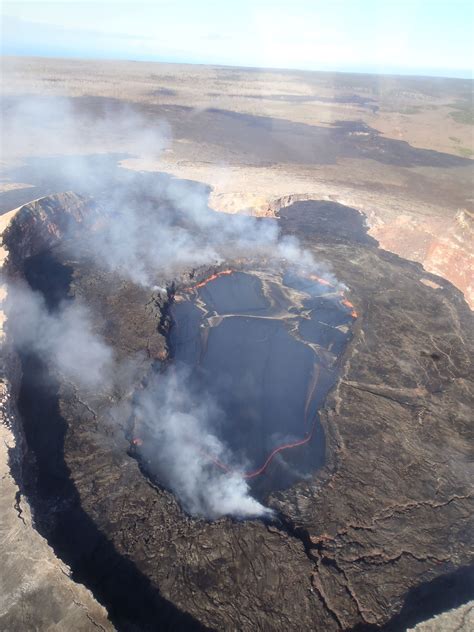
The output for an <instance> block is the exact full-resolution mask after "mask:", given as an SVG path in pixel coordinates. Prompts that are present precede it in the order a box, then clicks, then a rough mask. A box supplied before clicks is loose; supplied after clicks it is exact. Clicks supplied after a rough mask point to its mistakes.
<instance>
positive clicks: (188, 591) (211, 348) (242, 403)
mask: <svg viewBox="0 0 474 632" xmlns="http://www.w3.org/2000/svg"><path fill="white" fill-rule="evenodd" d="M145 177H146V176H144V175H142V174H139V173H137V174H136V175H134V176H133V177H132V176H130V181H129V182H127V186H128V187H129V188H128V191H129V192H128V197H127V200H126V203H125V202H123V200H122V204H121V206H120V208H118V207H117V208H116V207H114V206H113V204H114V202H113V201H110V200H107V199H106V198H105V197H104V196H103V195H102V196H100V195H98V196H96V198H95V199H92V198H89V197H84V196H82V195H78V194H76V193H73V192H68V193H60V194H54V195H51V196H48V197H44V198H42V199H40V200H38V201H36V202H32V203H29V204H27V205H26V206H24V207H23V208H21V209H20V210H19V211H18V212H17V214H16V215H15V217H14V218H13V220H12V221H11V223H10V226H9V227H8V229H7V230H6V231H5V233H4V246H5V248H6V250H7V253H8V259H7V264H6V275H7V278H8V284H9V292H8V298H7V303H6V308H5V309H6V313H7V326H6V333H7V346H6V349H7V353H6V354H5V370H6V374H7V377H8V379H9V381H10V383H11V384H12V391H13V392H14V396H15V397H16V405H15V406H14V407H13V409H12V415H11V427H12V429H13V432H14V434H15V436H16V438H17V443H16V445H17V447H16V449H15V450H14V451H12V454H11V459H12V462H14V463H15V467H14V468H13V470H12V471H13V472H14V475H15V478H16V482H17V484H18V486H19V489H20V498H25V499H26V500H27V502H28V503H29V505H30V506H31V510H32V513H33V517H34V524H35V527H36V529H37V531H38V532H39V533H40V534H41V535H42V536H43V537H44V538H45V539H46V540H47V542H48V544H49V545H50V547H51V548H52V550H53V551H54V554H55V555H56V556H57V557H58V558H59V559H60V560H62V562H64V563H65V564H66V565H67V566H68V567H69V568H70V569H71V576H72V579H73V581H74V582H75V583H76V584H77V585H82V586H83V587H84V588H85V589H87V591H90V594H91V595H92V596H93V597H94V598H95V600H97V602H98V603H99V604H100V607H103V608H104V609H105V612H106V616H105V615H104V626H105V627H107V626H108V627H107V629H117V630H149V631H154V630H160V631H161V630H248V631H254V630H288V631H295V632H296V631H301V630H321V631H323V630H324V631H328V632H331V631H337V630H354V631H356V630H357V631H362V630H406V629H407V628H409V627H411V626H413V625H415V624H416V623H418V622H419V621H421V620H422V619H425V618H427V617H430V616H433V615H435V614H437V613H439V612H442V611H445V610H447V609H450V608H454V607H457V606H459V605H460V604H463V603H465V602H466V601H468V600H469V599H470V598H472V596H473V566H472V562H473V560H472V550H473V549H472V545H473V536H472V533H473V531H472V529H469V528H468V527H467V525H468V523H469V517H470V516H471V512H472V505H471V504H470V503H471V498H470V495H471V493H472V486H471V485H472V470H471V466H470V465H469V459H468V456H469V450H470V441H469V435H470V430H471V424H472V410H471V408H470V402H472V393H473V388H472V373H470V360H471V358H472V357H473V356H474V345H473V331H474V330H473V327H472V315H471V312H470V310H469V308H468V306H467V305H466V303H465V302H464V300H463V296H462V294H461V292H460V291H459V290H457V289H456V288H455V287H454V286H453V285H451V284H450V283H449V282H448V281H446V280H444V279H442V278H440V277H437V276H434V275H431V274H429V273H427V272H426V271H425V270H424V269H423V268H422V266H421V265H420V264H418V263H413V262H409V261H408V260H405V259H403V258H401V257H399V256H397V255H395V254H391V253H389V252H387V251H385V250H382V249H381V248H380V247H379V244H378V242H377V241H375V240H374V239H373V238H372V237H370V236H369V235H368V234H367V232H366V227H365V223H364V217H363V216H362V215H361V214H360V213H359V212H357V211H356V210H354V209H352V208H349V207H346V206H342V205H340V204H336V203H333V202H327V201H312V200H306V201H302V202H295V203H293V204H290V205H289V206H286V207H284V208H281V209H280V210H279V212H278V213H277V215H278V216H277V217H276V218H261V219H257V218H250V217H247V218H244V217H242V216H240V217H236V216H231V215H225V214H220V213H216V212H214V211H212V210H210V209H209V208H208V207H207V206H206V205H205V209H204V210H203V213H204V215H203V217H205V221H201V224H200V226H199V227H198V228H196V226H195V224H193V222H194V218H193V216H191V215H190V214H189V213H187V211H186V208H185V207H186V204H187V202H184V203H183V202H182V199H184V196H182V197H181V198H179V200H181V202H180V203H179V204H178V203H177V202H176V200H177V199H178V196H177V195H173V196H171V195H168V194H167V193H166V192H168V193H169V191H171V190H173V191H175V190H176V188H177V187H178V188H179V187H180V186H185V187H186V191H187V196H188V197H187V198H186V200H188V199H194V198H193V195H194V196H197V195H199V196H204V199H205V200H206V204H207V195H208V193H209V192H208V191H207V190H206V189H205V188H204V187H203V186H202V185H200V184H199V183H194V182H189V181H188V182H186V183H182V182H180V181H176V180H173V182H171V181H170V180H169V179H167V177H166V176H160V177H161V178H162V179H161V180H160V187H158V188H157V189H155V190H154V192H153V196H154V195H155V191H156V190H160V191H164V192H165V193H163V197H159V196H155V197H153V196H152V194H151V193H150V188H149V187H148V188H147V187H145V186H142V185H143V183H142V182H139V181H140V179H141V178H145ZM139 185H140V186H139ZM144 190H146V191H147V194H146V197H145V196H144V194H143V193H141V194H139V193H137V192H138V191H141V192H143V191H144ZM140 195H141V197H140ZM111 206H112V207H113V208H112V209H111ZM134 213H135V214H134ZM137 217H138V220H137ZM132 219H133V222H132ZM122 225H123V226H125V229H124V232H118V231H119V227H120V226H122ZM199 231H201V232H199ZM124 234H127V235H128V237H129V242H130V243H132V242H133V243H137V244H139V245H140V248H139V252H140V257H139V258H138V259H133V258H132V256H133V253H132V252H131V251H128V250H127V249H126V247H125V243H126V242H125V239H124ZM196 235H197V237H196ZM211 238H212V239H211ZM129 242H127V243H129ZM145 243H146V245H147V248H146V249H145V248H144V247H143V248H142V244H145ZM198 243H199V244H200V245H199V247H197V245H196V244H198ZM150 244H151V247H149V246H150ZM28 598H29V599H34V598H35V597H34V596H33V597H31V596H29V597H28ZM36 598H37V599H38V600H39V599H40V597H39V596H38V597H36ZM58 607H59V606H58ZM12 616H13V614H12ZM0 621H1V626H0V627H1V629H3V630H13V629H15V628H14V627H12V625H10V624H11V621H10V622H9V620H8V615H7V619H5V617H3V619H2V618H1V614H0ZM31 629H33V628H31ZM71 629H79V628H74V627H71ZM81 629H82V628H81ZM90 629H93V628H90Z"/></svg>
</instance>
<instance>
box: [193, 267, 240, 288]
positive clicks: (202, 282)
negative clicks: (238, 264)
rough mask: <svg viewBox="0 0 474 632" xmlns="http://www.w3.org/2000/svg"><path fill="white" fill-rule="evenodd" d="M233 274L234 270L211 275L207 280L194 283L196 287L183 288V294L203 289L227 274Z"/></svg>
mask: <svg viewBox="0 0 474 632" xmlns="http://www.w3.org/2000/svg"><path fill="white" fill-rule="evenodd" d="M233 272H234V270H221V271H220V272H216V273H215V274H211V276H209V277H207V279H204V281H200V282H199V283H196V285H192V286H191V287H188V288H185V289H184V290H183V291H184V292H193V291H194V290H199V288H201V287H205V286H206V285H207V284H208V283H210V282H211V281H215V280H216V279H218V278H219V277H221V276H226V275H228V274H232V273H233Z"/></svg>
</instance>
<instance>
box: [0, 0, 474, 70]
mask: <svg viewBox="0 0 474 632" xmlns="http://www.w3.org/2000/svg"><path fill="white" fill-rule="evenodd" d="M473 10H474V9H473V6H472V3H471V2H469V0H451V1H450V2H447V1H446V0H386V1H384V2H379V1H378V0H331V2H327V1H326V0H296V1H295V2H292V3H291V4H288V2H284V1H283V0H260V1H259V2H254V1H253V0H243V1H242V2H239V3H234V2H218V1H216V0H203V2H194V1H193V0H184V1H182V2H172V1H169V0H150V1H149V2H142V1H141V2H129V1H123V0H122V1H120V2H115V1H114V0H110V1H109V2H107V1H105V2H77V1H75V0H71V1H67V2H66V1H64V2H39V1H37V2H22V1H17V2H11V1H8V0H6V1H5V2H4V3H3V7H2V11H3V14H4V17H3V21H2V22H3V24H2V50H3V53H4V54H6V55H39V56H48V57H50V56H52V57H82V58H92V59H94V58H96V59H132V60H133V59H134V60H144V61H145V60H154V61H170V62H189V63H198V64H228V65H233V66H254V67H266V68H300V69H305V70H339V71H355V72H380V73H401V74H429V75H435V76H437V75H440V76H448V77H469V76H471V75H470V73H471V66H472V60H473V55H474V50H473V44H472V30H471V27H472V16H473Z"/></svg>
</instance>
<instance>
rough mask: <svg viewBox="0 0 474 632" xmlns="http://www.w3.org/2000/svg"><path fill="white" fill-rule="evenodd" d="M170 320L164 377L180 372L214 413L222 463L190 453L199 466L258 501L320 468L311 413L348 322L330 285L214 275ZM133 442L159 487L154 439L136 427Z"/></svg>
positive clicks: (333, 370) (283, 277)
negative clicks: (236, 480)
mask: <svg viewBox="0 0 474 632" xmlns="http://www.w3.org/2000/svg"><path fill="white" fill-rule="evenodd" d="M171 314H172V319H173V324H172V327H171V334H170V348H171V356H172V359H173V362H172V368H171V369H169V370H176V367H179V366H186V367H187V368H188V369H189V374H188V375H187V382H188V388H191V386H192V388H193V389H194V390H196V391H197V392H198V393H200V394H206V395H208V396H211V397H212V398H213V401H215V402H216V403H217V405H218V409H219V410H218V413H217V415H216V416H215V419H214V423H213V425H212V428H211V430H212V432H213V434H215V435H216V436H217V437H218V438H219V440H220V441H222V442H223V444H225V445H226V446H227V448H228V450H229V456H228V460H227V461H223V460H222V459H220V458H219V457H218V456H217V455H214V454H212V452H206V450H205V448H204V447H203V446H199V445H196V446H195V449H196V452H197V453H199V452H200V453H202V454H204V455H205V456H206V457H207V458H208V460H209V467H210V468H217V469H218V470H221V471H222V472H224V473H229V472H232V471H240V472H242V473H243V477H244V478H245V479H247V480H248V481H249V482H250V483H251V487H252V490H253V493H254V494H256V495H258V496H260V497H265V496H266V495H267V494H268V493H270V492H271V491H274V490H278V489H285V488H287V487H289V486H291V485H292V484H294V483H295V482H296V481H298V480H299V479H302V478H305V477H307V476H308V475H309V474H310V473H311V472H313V471H315V470H316V469H318V468H319V467H321V465H323V463H324V454H325V440H324V433H323V430H322V428H321V425H320V423H319V415H318V411H319V409H320V408H321V406H322V405H323V404H324V401H325V399H326V397H327V394H328V392H329V390H330V389H331V388H332V387H333V386H334V384H335V383H336V380H337V377H338V374H339V366H340V358H341V355H342V354H343V352H344V350H345V348H346V346H347V343H348V342H349V340H350V338H351V327H352V324H353V322H354V320H355V318H356V317H357V315H356V313H355V310H354V307H353V305H352V304H351V303H350V302H349V301H348V299H347V298H345V296H344V293H343V290H342V289H340V286H339V285H338V284H337V286H336V285H335V284H333V283H331V282H329V281H327V280H326V279H324V278H320V277H317V276H316V275H308V276H302V275H301V274H299V275H298V274H297V273H296V272H291V271H286V270H285V269H284V268H282V270H281V271H280V272H277V271H274V270H272V271H269V270H264V269H263V270H262V269H260V270H259V269H249V270H246V271H239V270H221V271H218V272H216V273H215V274H213V275H211V276H209V277H208V278H205V279H203V280H202V281H199V282H198V283H195V284H194V285H192V286H190V287H186V288H184V289H183V290H181V291H180V292H178V293H177V294H176V295H175V297H174V302H173V306H172V309H171ZM159 415H160V413H159V411H158V412H157V416H158V417H159ZM135 434H136V439H135V442H136V443H139V444H140V445H139V447H138V450H137V451H138V453H139V455H140V457H141V459H142V463H143V464H144V467H145V470H147V469H150V468H147V463H148V462H152V463H153V466H152V468H151V472H152V477H154V478H155V479H157V480H158V482H159V481H160V475H159V469H158V475H157V468H156V463H155V461H156V460H154V459H153V452H154V442H155V439H154V438H153V436H149V435H148V434H147V428H146V427H144V428H141V427H140V425H139V424H138V425H137V426H136V427H135ZM163 474H164V473H163Z"/></svg>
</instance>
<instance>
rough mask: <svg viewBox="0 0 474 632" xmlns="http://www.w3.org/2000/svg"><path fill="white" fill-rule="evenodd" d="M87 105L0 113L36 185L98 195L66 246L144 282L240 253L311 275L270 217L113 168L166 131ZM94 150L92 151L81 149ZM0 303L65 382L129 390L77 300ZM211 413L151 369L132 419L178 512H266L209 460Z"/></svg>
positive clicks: (12, 325)
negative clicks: (223, 209) (232, 211)
mask: <svg viewBox="0 0 474 632" xmlns="http://www.w3.org/2000/svg"><path fill="white" fill-rule="evenodd" d="M89 106H90V104H89V105H88V104H87V99H82V100H81V99H77V100H69V99H65V98H64V99H43V100H41V99H31V98H25V99H22V100H20V101H16V102H15V104H14V106H12V107H7V108H6V110H5V111H4V115H3V124H4V132H5V138H4V142H5V145H4V150H5V151H7V152H9V153H12V154H13V155H14V154H15V152H16V154H18V155H19V156H23V157H24V156H25V155H27V154H30V155H32V156H35V155H36V156H38V154H39V155H41V156H45V155H46V154H48V155H49V157H50V159H49V160H44V159H41V160H39V159H38V160H37V161H36V162H33V163H32V164H33V167H31V165H30V167H29V169H30V171H29V173H32V171H31V170H32V169H33V173H34V177H35V178H36V181H37V182H40V183H46V184H47V186H48V187H50V188H52V190H54V191H58V192H59V191H62V190H65V189H73V190H76V191H77V192H79V193H88V194H91V195H93V196H95V197H96V198H97V199H98V200H99V204H100V206H101V207H102V209H103V215H104V217H103V219H104V221H103V222H102V227H99V228H97V226H96V225H94V223H93V222H95V221H96V219H97V218H96V217H95V218H91V223H90V224H89V225H86V226H85V227H84V233H83V234H82V235H79V236H78V235H77V234H76V235H75V236H74V239H75V242H74V240H72V239H71V240H70V241H71V242H72V243H71V248H72V250H73V254H77V253H78V251H81V253H82V254H84V249H86V251H87V254H88V255H89V256H91V257H93V258H94V259H95V261H96V263H98V264H99V265H101V266H103V267H105V268H106V269H108V270H111V271H113V272H117V273H119V274H120V275H122V276H124V277H126V278H129V279H130V280H132V281H133V282H134V283H138V284H141V285H145V286H147V287H149V288H150V289H151V288H154V287H158V286H162V285H163V283H164V281H165V280H166V279H172V278H173V274H175V273H176V272H178V271H180V270H182V269H183V268H187V269H189V268H190V267H196V266H199V265H213V264H216V263H221V262H223V261H225V260H226V259H228V258H240V257H251V258H254V257H256V256H262V257H265V258H266V259H271V258H276V259H279V260H281V259H284V260H285V261H286V262H287V263H288V264H289V265H290V264H291V265H292V266H295V267H297V268H298V269H304V270H305V271H307V272H312V273H315V274H318V270H319V272H320V274H321V275H323V272H321V268H320V267H318V266H317V265H316V263H315V261H314V259H313V257H312V255H311V254H310V253H309V252H307V251H305V250H303V249H302V248H301V246H300V244H299V242H298V240H297V239H296V238H294V237H285V238H280V235H279V229H278V223H277V221H272V220H264V221H260V220H258V219H256V218H253V217H249V216H239V215H224V214H219V213H215V212H213V211H210V210H209V209H208V206H207V196H208V191H207V189H206V188H205V187H203V186H198V185H197V184H196V183H189V182H183V181H178V180H173V179H171V178H163V177H162V176H161V177H160V175H159V174H149V173H147V174H143V173H132V172H130V171H127V170H125V169H121V168H119V167H118V165H117V162H118V160H119V159H120V158H123V157H124V155H130V154H132V155H135V156H139V157H146V156H150V155H151V156H153V157H154V158H156V157H157V156H158V155H159V153H160V152H161V151H162V150H163V148H164V147H166V146H167V145H168V144H169V142H170V140H169V139H170V128H169V126H168V125H167V123H166V122H163V121H156V120H154V119H152V118H151V117H149V116H146V115H145V114H137V112H136V111H135V110H133V109H132V108H131V107H129V106H120V105H117V104H116V103H114V105H113V107H112V106H109V105H108V104H107V103H102V102H100V101H99V103H98V104H96V110H97V108H98V110H99V113H98V114H97V112H94V114H93V115H92V114H91V112H90V111H89V109H88V108H89ZM94 152H100V153H101V156H99V157H98V156H97V155H95V156H91V155H90V154H92V153H94ZM104 152H106V153H104ZM111 152H117V153H119V154H120V156H111V155H110V154H111ZM107 154H108V155H107ZM65 155H67V156H68V157H67V156H66V157H64V156H65ZM71 236H72V235H71ZM324 276H327V271H326V270H325V271H324ZM5 310H6V312H7V316H8V327H9V331H10V333H11V335H12V337H13V338H14V339H15V341H16V344H17V345H19V346H20V348H22V349H29V350H31V351H33V352H35V353H37V354H38V355H39V356H41V357H42V358H44V359H46V360H47V361H48V362H50V363H51V364H52V365H53V366H54V367H55V368H56V369H57V370H58V371H60V372H61V374H63V375H64V376H65V377H66V378H67V379H70V380H72V381H74V382H76V383H77V384H79V385H80V386H81V387H83V388H88V389H93V388H95V389H101V388H105V387H108V386H109V385H110V384H111V383H112V382H113V379H114V377H113V376H114V375H115V377H116V376H117V375H121V385H120V389H121V391H122V392H123V393H130V392H132V391H133V389H134V383H135V382H134V379H133V377H132V376H133V371H128V372H127V371H123V370H122V367H119V366H118V365H117V363H116V362H115V360H114V357H113V352H112V350H111V349H110V348H109V347H108V346H107V345H106V344H105V343H104V341H103V340H102V339H101V338H100V337H99V336H98V335H97V334H96V333H95V331H94V328H93V326H92V324H91V323H92V319H91V318H90V317H89V314H88V311H87V309H86V307H85V306H84V305H81V304H80V303H77V301H75V302H74V303H71V302H68V303H64V304H63V305H61V306H60V307H59V309H57V310H56V311H54V312H50V311H49V310H48V309H47V306H46V304H45V302H44V300H43V299H42V298H41V296H40V295H39V294H37V293H34V292H32V291H31V290H30V289H28V288H26V286H21V285H10V289H9V293H8V298H7V304H6V305H5ZM124 376H125V377H124ZM127 380H129V384H128V385H127V384H126V383H124V382H126V381H127ZM220 414H221V413H220V412H219V411H218V410H217V409H216V406H215V404H214V403H213V402H212V400H211V399H210V397H209V396H208V395H207V394H206V393H201V394H199V396H196V395H195V394H193V393H191V392H190V391H189V389H188V384H187V380H186V376H185V375H184V374H182V373H181V372H176V371H174V372H171V373H170V374H167V375H158V376H156V378H155V379H154V380H152V381H151V383H150V384H149V385H148V386H147V387H146V389H145V390H144V391H143V392H142V393H141V394H140V395H139V397H138V409H137V416H138V417H139V419H140V420H141V423H142V424H144V425H145V426H146V427H147V429H148V433H149V434H150V436H153V437H154V438H155V441H153V442H152V448H151V450H152V452H151V454H150V458H151V459H152V466H153V467H154V468H155V469H156V470H157V472H158V473H159V475H160V479H161V480H163V481H164V482H165V484H166V485H167V486H168V487H169V488H170V489H171V490H172V491H173V492H174V493H175V494H176V496H177V497H178V498H179V499H180V501H181V503H182V505H183V507H184V508H185V509H186V510H187V511H188V512H189V513H191V514H196V515H201V516H206V517H209V518H217V517H219V516H222V515H234V516H239V517H253V516H264V515H267V514H268V513H269V510H267V509H266V508H264V507H263V506H262V505H261V504H260V503H259V502H258V501H257V500H255V499H254V498H252V496H251V495H250V492H249V488H248V485H247V482H246V481H245V479H244V477H243V475H242V474H240V473H239V464H235V465H236V467H235V468H233V470H232V473H221V472H220V471H219V470H218V468H215V467H212V466H211V465H210V462H209V456H208V455H212V456H213V458H216V459H220V460H223V461H224V462H226V463H230V462H232V455H231V454H228V453H227V452H228V451H227V448H226V446H225V445H223V443H222V442H221V441H219V439H218V438H217V436H216V434H215V432H213V428H215V425H214V424H216V423H218V418H219V415H220ZM240 465H243V464H240Z"/></svg>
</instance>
